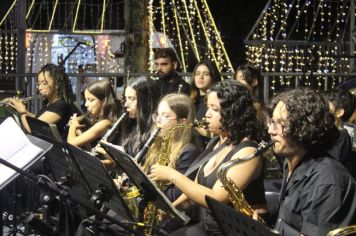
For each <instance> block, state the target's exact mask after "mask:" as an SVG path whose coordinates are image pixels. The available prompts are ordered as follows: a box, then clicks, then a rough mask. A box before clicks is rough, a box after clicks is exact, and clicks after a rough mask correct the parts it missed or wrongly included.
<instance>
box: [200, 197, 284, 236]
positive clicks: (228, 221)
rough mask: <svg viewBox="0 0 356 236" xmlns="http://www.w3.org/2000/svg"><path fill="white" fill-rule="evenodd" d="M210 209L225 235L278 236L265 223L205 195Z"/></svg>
mask: <svg viewBox="0 0 356 236" xmlns="http://www.w3.org/2000/svg"><path fill="white" fill-rule="evenodd" d="M205 201H206V202H207V204H208V206H209V209H210V211H211V213H212V215H213V216H214V218H215V220H216V221H217V222H218V225H219V227H220V230H221V231H222V232H223V234H224V235H228V236H230V235H233V236H238V235H241V236H245V235H254V236H276V235H279V234H277V233H274V232H272V230H270V229H269V228H267V227H266V226H265V225H263V224H261V223H260V222H258V221H256V220H254V219H252V218H249V217H247V216H245V215H243V214H241V213H240V212H237V211H236V210H235V209H234V208H232V207H230V206H228V205H226V204H223V203H221V202H218V201H216V200H215V199H213V198H211V197H209V196H205Z"/></svg>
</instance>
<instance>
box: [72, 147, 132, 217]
mask: <svg viewBox="0 0 356 236" xmlns="http://www.w3.org/2000/svg"><path fill="white" fill-rule="evenodd" d="M67 146H68V150H69V151H70V155H71V156H72V160H74V163H75V164H76V166H77V170H78V172H79V173H80V175H81V176H82V177H83V180H84V182H85V184H86V186H87V188H88V190H89V194H90V195H91V196H92V197H91V200H92V201H93V202H94V203H97V204H98V205H101V204H102V203H103V204H104V205H105V206H106V207H108V208H110V209H111V210H113V211H114V212H116V213H117V214H119V215H120V216H121V217H123V218H124V219H126V220H128V221H130V222H132V221H133V217H132V215H131V212H130V210H129V208H128V206H127V205H126V203H125V201H124V199H123V198H122V196H121V194H120V193H119V191H118V188H117V187H116V185H115V183H114V181H113V179H112V177H111V176H110V175H109V173H108V171H107V170H106V169H105V167H104V166H103V164H102V163H101V161H100V160H99V159H98V158H97V157H94V156H92V155H91V154H89V153H87V152H85V151H83V150H82V149H79V148H77V147H74V146H72V145H70V144H67ZM98 207H99V206H98Z"/></svg>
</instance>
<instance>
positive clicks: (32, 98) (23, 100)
mask: <svg viewBox="0 0 356 236" xmlns="http://www.w3.org/2000/svg"><path fill="white" fill-rule="evenodd" d="M41 97H42V96H41V95H33V96H31V97H26V98H19V100H20V102H22V103H28V102H30V101H32V100H35V99H37V98H41ZM7 99H8V98H5V99H4V100H1V101H0V106H7V105H9V101H7Z"/></svg>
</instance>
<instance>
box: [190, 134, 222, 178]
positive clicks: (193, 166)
mask: <svg viewBox="0 0 356 236" xmlns="http://www.w3.org/2000/svg"><path fill="white" fill-rule="evenodd" d="M218 140H219V137H217V138H216V139H214V140H211V141H210V142H209V144H208V147H207V148H206V149H205V151H204V152H203V153H202V154H200V155H199V157H198V158H197V159H196V160H195V161H194V162H193V163H192V164H191V165H190V167H189V168H188V170H187V171H186V172H185V173H184V175H185V176H189V175H191V174H192V173H194V172H195V171H197V170H198V169H199V167H200V166H202V165H204V164H205V163H206V162H207V161H208V160H209V159H210V158H211V157H212V156H214V155H215V154H216V153H218V152H220V151H221V150H222V149H223V148H224V147H226V143H222V144H220V145H219V146H218V147H217V148H215V149H214V150H212V149H213V148H214V146H215V145H216V144H217V142H218Z"/></svg>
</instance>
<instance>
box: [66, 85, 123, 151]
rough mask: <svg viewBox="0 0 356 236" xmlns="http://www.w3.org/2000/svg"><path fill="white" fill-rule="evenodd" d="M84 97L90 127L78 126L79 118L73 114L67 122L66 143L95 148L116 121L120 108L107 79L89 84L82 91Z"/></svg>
mask: <svg viewBox="0 0 356 236" xmlns="http://www.w3.org/2000/svg"><path fill="white" fill-rule="evenodd" d="M84 96H85V100H86V101H85V107H86V108H87V112H88V114H89V116H90V117H91V120H92V126H91V127H84V125H81V124H80V120H81V118H80V117H78V116H77V115H76V114H74V115H73V116H72V117H71V118H70V121H69V131H68V137H67V142H68V143H70V144H72V145H74V146H77V147H85V148H88V147H87V146H88V145H90V146H91V147H94V146H96V144H97V142H98V141H99V140H100V139H101V137H102V136H103V135H104V134H105V133H106V132H107V131H108V129H109V128H110V126H111V125H112V124H113V123H114V122H115V121H116V119H117V115H118V113H119V111H120V106H119V103H118V101H117V99H116V95H115V92H114V89H113V87H112V85H111V82H110V81H109V80H107V79H103V80H98V81H94V82H92V83H90V84H89V85H88V87H87V88H86V89H85V91H84ZM84 128H86V130H85V131H84Z"/></svg>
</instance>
